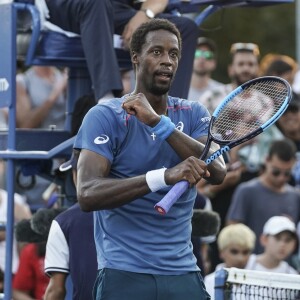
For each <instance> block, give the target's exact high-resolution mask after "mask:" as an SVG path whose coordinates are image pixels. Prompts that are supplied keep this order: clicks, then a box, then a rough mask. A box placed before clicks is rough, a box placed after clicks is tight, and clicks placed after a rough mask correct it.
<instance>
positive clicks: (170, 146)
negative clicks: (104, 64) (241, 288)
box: [75, 19, 226, 300]
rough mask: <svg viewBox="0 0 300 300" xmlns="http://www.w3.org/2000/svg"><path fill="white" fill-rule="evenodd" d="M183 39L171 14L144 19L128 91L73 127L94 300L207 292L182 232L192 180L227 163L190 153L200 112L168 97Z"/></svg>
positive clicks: (202, 134) (204, 126)
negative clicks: (165, 208)
mask: <svg viewBox="0 0 300 300" xmlns="http://www.w3.org/2000/svg"><path fill="white" fill-rule="evenodd" d="M181 47H182V45H181V37H180V33H179V31H178V29H177V28H176V26H175V25H174V24H172V23H170V22H169V21H167V20H163V19H153V20H151V21H149V22H147V23H145V24H142V25H141V26H140V27H139V28H138V29H137V30H136V31H135V32H134V34H133V36H132V40H131V45H130V51H131V59H132V63H133V65H134V70H135V75H136V85H135V89H134V91H133V92H132V93H131V94H130V95H125V96H124V97H122V98H118V99H111V100H109V101H103V102H101V103H100V104H98V105H96V106H95V107H93V108H92V109H91V110H90V111H89V112H88V113H87V115H86V116H85V118H84V120H83V124H82V126H81V128H80V130H79V133H78V135H77V140H76V142H75V148H79V149H81V153H80V156H79V161H78V177H77V194H78V200H79V203H80V206H81V209H82V210H84V211H94V236H95V243H96V250H97V259H98V276H97V279H96V283H95V287H94V299H97V300H100V299H109V300H114V299H118V300H119V299H123V300H127V299H128V300H129V299H130V300H133V299H143V300H148V299H149V300H154V299H172V300H179V299H189V300H193V299H209V295H208V294H207V292H206V291H205V287H204V284H203V280H202V277H201V275H200V270H199V268H198V267H197V264H196V259H195V257H194V255H193V249H192V244H191V240H190V239H191V217H192V212H193V204H194V201H195V197H196V188H195V184H196V183H197V182H198V181H199V180H200V179H201V178H205V179H206V180H208V181H209V182H211V183H215V184H218V183H221V182H222V180H223V178H224V176H225V173H226V170H225V164H224V161H223V159H222V158H218V159H217V160H216V161H214V162H213V163H212V164H210V165H209V166H207V165H206V164H205V163H204V162H203V161H201V160H199V159H198V157H200V155H201V152H202V150H203V149H204V143H205V140H206V138H207V133H208V124H209V120H210V115H209V113H208V111H207V110H206V109H205V108H204V107H203V106H202V105H201V104H199V103H197V102H189V101H187V100H183V99H179V98H174V97H171V96H168V91H169V88H170V85H171V83H172V80H173V78H174V76H175V73H176V70H177V66H178V62H179V59H180V55H181ZM217 147H218V146H217V145H215V144H214V145H213V146H212V148H213V149H211V150H212V151H213V150H216V149H217ZM181 180H187V181H188V182H189V184H190V189H188V191H187V192H185V193H184V194H183V195H182V196H181V197H180V198H179V200H178V201H177V202H176V203H175V205H174V206H173V207H172V208H171V209H170V211H169V212H168V214H167V215H165V216H162V215H160V214H158V213H157V212H156V210H155V209H154V205H155V204H156V203H157V202H158V201H159V200H161V199H162V197H163V196H164V195H165V194H166V193H167V192H168V190H169V189H170V188H171V186H172V185H174V184H175V183H177V182H178V181H181Z"/></svg>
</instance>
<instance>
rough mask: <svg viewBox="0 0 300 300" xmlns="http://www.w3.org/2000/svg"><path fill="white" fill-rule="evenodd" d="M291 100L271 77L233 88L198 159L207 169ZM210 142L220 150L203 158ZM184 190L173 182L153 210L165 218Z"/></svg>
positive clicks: (217, 112) (284, 86)
mask: <svg viewBox="0 0 300 300" xmlns="http://www.w3.org/2000/svg"><path fill="white" fill-rule="evenodd" d="M291 98H292V89H291V86H290V85H289V83H288V82H287V81H286V80H284V79H282V78H280V77H275V76H265V77H259V78H256V79H253V80H250V81H248V82H246V83H244V84H242V85H241V86H239V87H238V88H236V89H235V90H234V91H232V92H231V93H230V94H229V95H228V96H227V97H226V98H225V99H224V100H223V101H222V102H221V103H220V104H219V105H218V107H217V108H216V109H215V111H214V112H213V114H212V117H211V120H210V124H209V130H208V138H207V142H206V144H205V148H204V150H203V152H202V155H201V157H200V159H205V163H206V164H207V165H208V164H210V163H211V162H213V161H214V160H215V159H216V158H218V157H219V156H221V155H223V154H224V153H226V152H227V151H229V150H230V149H232V148H233V147H235V146H237V145H239V144H241V143H244V142H246V141H248V140H250V139H252V138H253V137H255V136H257V135H258V134H260V133H262V132H263V131H265V130H266V129H267V128H269V127H270V126H271V125H272V124H274V123H275V122H276V121H277V120H278V119H279V117H280V116H281V115H282V114H283V113H284V111H285V110H286V108H287V107H288V105H289V103H290V101H291ZM213 141H214V142H215V143H217V144H219V145H220V149H219V150H217V151H215V152H214V153H212V154H210V155H209V156H208V157H207V154H208V152H209V149H210V145H211V143H212V142H213ZM188 186H189V183H188V181H180V182H177V183H176V184H175V185H174V186H173V187H172V188H171V189H170V191H169V192H168V193H167V194H166V195H165V197H164V198H163V199H162V200H161V201H159V202H158V203H157V204H156V205H155V206H154V207H155V209H156V210H157V211H158V212H159V213H160V214H163V215H164V214H166V213H167V212H168V211H169V209H170V208H171V206H172V205H173V204H174V203H175V202H176V201H177V200H178V199H179V198H180V196H181V195H182V194H183V193H184V192H185V191H186V190H187V189H188Z"/></svg>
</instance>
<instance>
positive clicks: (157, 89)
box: [147, 78, 174, 96]
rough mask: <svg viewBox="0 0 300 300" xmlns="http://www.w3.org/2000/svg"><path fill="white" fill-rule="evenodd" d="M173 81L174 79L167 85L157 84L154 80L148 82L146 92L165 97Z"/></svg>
mask: <svg viewBox="0 0 300 300" xmlns="http://www.w3.org/2000/svg"><path fill="white" fill-rule="evenodd" d="M173 79H174V78H172V79H171V80H170V82H169V83H166V84H159V83H157V82H156V81H155V78H153V79H152V81H151V82H148V84H147V90H148V91H149V92H150V93H152V94H153V95H156V96H162V95H165V94H167V93H168V92H169V90H170V88H171V85H172V83H173Z"/></svg>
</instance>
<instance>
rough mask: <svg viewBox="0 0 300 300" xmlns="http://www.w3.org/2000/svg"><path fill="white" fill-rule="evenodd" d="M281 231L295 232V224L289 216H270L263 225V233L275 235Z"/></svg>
mask: <svg viewBox="0 0 300 300" xmlns="http://www.w3.org/2000/svg"><path fill="white" fill-rule="evenodd" d="M283 231H290V232H292V233H296V225H295V223H294V222H293V221H291V220H290V219H289V218H287V217H284V216H275V217H272V218H270V219H269V220H268V221H267V222H266V223H265V225H264V228H263V234H269V235H276V234H279V233H281V232H283Z"/></svg>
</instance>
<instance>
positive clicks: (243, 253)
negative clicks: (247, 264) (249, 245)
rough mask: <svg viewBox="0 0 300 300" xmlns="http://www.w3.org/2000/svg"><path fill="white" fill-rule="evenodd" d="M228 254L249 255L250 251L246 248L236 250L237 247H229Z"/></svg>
mask: <svg viewBox="0 0 300 300" xmlns="http://www.w3.org/2000/svg"><path fill="white" fill-rule="evenodd" d="M229 252H230V254H232V255H238V254H242V255H244V256H246V255H249V254H250V253H251V250H250V249H246V250H238V249H234V248H232V249H229Z"/></svg>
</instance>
